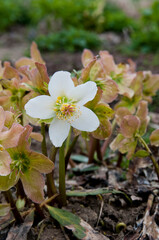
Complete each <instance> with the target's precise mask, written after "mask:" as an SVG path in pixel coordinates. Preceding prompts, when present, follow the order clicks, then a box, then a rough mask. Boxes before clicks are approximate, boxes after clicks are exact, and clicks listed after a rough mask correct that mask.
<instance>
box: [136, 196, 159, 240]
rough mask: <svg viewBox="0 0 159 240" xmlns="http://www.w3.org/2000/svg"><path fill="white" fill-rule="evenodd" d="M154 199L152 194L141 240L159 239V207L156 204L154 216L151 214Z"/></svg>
mask: <svg viewBox="0 0 159 240" xmlns="http://www.w3.org/2000/svg"><path fill="white" fill-rule="evenodd" d="M153 199H154V195H153V194H151V195H150V196H149V199H148V203H147V209H146V213H145V216H144V221H143V230H142V236H141V238H140V240H144V239H146V238H147V237H149V239H154V240H157V239H159V226H158V224H157V222H158V218H159V214H158V208H159V205H158V204H156V207H155V212H154V214H151V212H150V211H151V208H152V203H153Z"/></svg>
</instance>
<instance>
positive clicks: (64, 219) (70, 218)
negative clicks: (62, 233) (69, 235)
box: [47, 205, 86, 239]
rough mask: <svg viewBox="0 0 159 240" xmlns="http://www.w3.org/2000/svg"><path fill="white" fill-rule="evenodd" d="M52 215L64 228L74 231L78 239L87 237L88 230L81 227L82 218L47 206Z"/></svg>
mask: <svg viewBox="0 0 159 240" xmlns="http://www.w3.org/2000/svg"><path fill="white" fill-rule="evenodd" d="M47 208H48V211H49V213H50V215H51V216H52V217H53V218H54V219H56V220H57V221H58V222H59V223H60V224H61V225H62V226H63V227H66V228H68V229H72V231H73V234H74V235H75V236H76V237H77V238H78V239H83V238H84V237H85V236H86V229H85V228H84V227H82V226H81V225H80V218H79V217H78V216H76V215H74V214H73V213H71V212H68V211H66V210H64V209H59V208H55V207H50V206H48V205H47Z"/></svg>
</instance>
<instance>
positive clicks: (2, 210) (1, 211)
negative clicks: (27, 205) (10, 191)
mask: <svg viewBox="0 0 159 240" xmlns="http://www.w3.org/2000/svg"><path fill="white" fill-rule="evenodd" d="M9 211H10V204H9V203H4V204H0V217H3V216H6V215H7V214H8V213H9Z"/></svg>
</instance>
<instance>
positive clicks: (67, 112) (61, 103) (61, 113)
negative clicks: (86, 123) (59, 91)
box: [54, 97, 80, 122]
mask: <svg viewBox="0 0 159 240" xmlns="http://www.w3.org/2000/svg"><path fill="white" fill-rule="evenodd" d="M54 111H55V112H56V116H57V118H58V119H60V120H67V121H68V122H69V121H71V117H72V116H75V118H78V117H79V115H80V111H79V109H78V107H77V106H76V104H75V101H73V100H72V99H67V98H66V97H58V98H57V100H56V103H55V107H54Z"/></svg>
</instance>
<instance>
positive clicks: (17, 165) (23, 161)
mask: <svg viewBox="0 0 159 240" xmlns="http://www.w3.org/2000/svg"><path fill="white" fill-rule="evenodd" d="M12 159H13V161H12V163H11V170H15V169H16V170H17V172H22V173H24V172H25V171H26V170H27V169H28V168H29V164H30V160H29V158H28V157H27V156H26V154H25V153H21V152H20V153H15V154H14V156H13V158H12Z"/></svg>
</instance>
